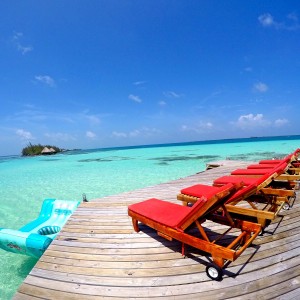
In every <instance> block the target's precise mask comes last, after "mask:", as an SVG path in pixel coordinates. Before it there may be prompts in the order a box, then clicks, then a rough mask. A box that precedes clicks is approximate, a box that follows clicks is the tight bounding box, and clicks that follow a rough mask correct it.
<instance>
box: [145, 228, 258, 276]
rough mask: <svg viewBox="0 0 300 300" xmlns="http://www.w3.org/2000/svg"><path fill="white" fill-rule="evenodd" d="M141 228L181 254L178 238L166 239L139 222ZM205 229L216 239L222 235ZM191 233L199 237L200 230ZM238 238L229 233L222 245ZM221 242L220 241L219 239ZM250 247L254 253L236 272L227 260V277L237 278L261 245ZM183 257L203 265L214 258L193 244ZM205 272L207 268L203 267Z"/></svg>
mask: <svg viewBox="0 0 300 300" xmlns="http://www.w3.org/2000/svg"><path fill="white" fill-rule="evenodd" d="M139 228H140V232H142V233H144V234H146V235H148V236H149V237H151V238H153V239H155V240H156V241H157V242H159V243H161V244H162V245H163V246H164V247H167V248H169V249H170V250H171V251H173V252H178V254H179V255H181V249H182V248H181V247H182V243H181V242H179V241H177V240H175V239H174V240H172V241H168V240H166V239H164V238H163V237H161V236H159V235H158V234H157V232H156V230H154V229H152V228H150V227H148V226H147V225H144V224H142V223H139ZM205 231H206V232H207V234H208V235H209V236H210V237H211V238H212V239H214V238H215V237H217V236H218V235H220V233H217V232H214V231H212V230H210V229H209V228H207V227H206V228H205ZM188 232H189V233H192V234H193V235H194V236H196V237H199V234H198V231H197V230H194V229H193V228H191V229H189V230H188ZM235 238H236V235H232V234H228V235H226V238H224V241H223V243H220V245H222V246H227V245H229V244H230V243H231V242H232V241H233V240H234V239H235ZM219 242H220V241H219ZM248 248H252V249H254V251H253V253H252V254H248V255H250V256H249V258H248V259H247V260H246V261H245V262H243V263H242V264H241V267H240V269H239V270H238V271H237V272H236V273H234V272H232V271H229V270H227V269H226V268H227V267H228V266H229V265H230V264H231V263H232V262H231V261H227V262H226V263H225V264H224V267H223V272H224V275H226V276H227V277H232V278H235V277H236V276H238V275H239V274H240V273H241V272H242V270H243V269H244V268H245V267H246V265H247V264H248V263H250V262H251V260H252V259H253V257H254V256H255V254H256V253H257V252H258V250H259V248H260V246H259V245H255V244H251V245H250V246H249V247H248ZM181 257H182V258H183V259H184V258H189V259H192V260H194V261H196V262H197V263H200V264H201V265H203V266H204V267H207V266H208V265H210V264H212V263H213V260H212V258H211V256H210V254H209V253H207V252H204V251H202V250H199V249H197V248H194V247H192V246H189V245H186V254H185V256H181ZM242 257H243V255H242V256H241V258H242ZM235 264H236V266H237V265H239V258H238V259H237V261H236V262H235ZM203 272H205V269H203ZM222 280H223V278H222V279H221V281H222Z"/></svg>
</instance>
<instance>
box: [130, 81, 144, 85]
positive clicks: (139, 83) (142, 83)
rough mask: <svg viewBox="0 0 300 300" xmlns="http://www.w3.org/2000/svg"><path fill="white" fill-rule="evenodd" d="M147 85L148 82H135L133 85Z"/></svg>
mask: <svg viewBox="0 0 300 300" xmlns="http://www.w3.org/2000/svg"><path fill="white" fill-rule="evenodd" d="M145 83H147V81H135V82H134V83H133V84H134V85H144V84H145Z"/></svg>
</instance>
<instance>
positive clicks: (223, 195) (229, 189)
mask: <svg viewBox="0 0 300 300" xmlns="http://www.w3.org/2000/svg"><path fill="white" fill-rule="evenodd" d="M242 186H243V184H242V183H238V184H232V183H228V184H226V185H223V186H221V187H220V188H219V190H218V192H217V193H216V194H214V195H213V196H212V197H210V198H209V199H206V198H205V197H201V198H200V199H199V200H198V201H196V203H195V204H194V205H193V206H192V208H191V210H190V212H189V213H188V214H187V215H186V216H185V217H184V218H183V219H182V220H181V221H180V222H179V223H178V224H177V228H179V229H182V230H184V229H186V228H187V227H189V226H190V225H191V224H192V223H194V222H195V221H196V220H197V219H199V218H200V217H201V218H205V215H207V214H208V213H210V212H211V211H212V210H216V209H217V208H219V207H220V206H221V205H222V204H224V203H225V202H226V201H227V199H228V196H229V195H231V194H232V193H234V192H235V191H237V190H238V189H240V188H241V187H242Z"/></svg>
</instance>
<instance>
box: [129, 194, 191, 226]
mask: <svg viewBox="0 0 300 300" xmlns="http://www.w3.org/2000/svg"><path fill="white" fill-rule="evenodd" d="M128 210H131V211H132V212H135V213H137V214H140V215H142V216H145V217H147V218H148V219H150V220H152V221H154V222H158V223H160V224H163V225H167V226H169V227H176V226H177V224H178V223H179V222H180V221H181V220H182V219H183V218H184V217H185V216H186V215H187V214H188V213H189V212H190V211H191V210H192V208H191V207H188V206H183V205H179V204H175V203H171V202H167V201H162V200H159V199H155V198H152V199H148V200H145V201H143V202H140V203H136V204H132V205H130V206H129V207H128Z"/></svg>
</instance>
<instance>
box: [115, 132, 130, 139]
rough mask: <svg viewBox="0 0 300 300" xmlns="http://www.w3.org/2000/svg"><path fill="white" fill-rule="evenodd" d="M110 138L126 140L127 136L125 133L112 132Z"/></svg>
mask: <svg viewBox="0 0 300 300" xmlns="http://www.w3.org/2000/svg"><path fill="white" fill-rule="evenodd" d="M112 136H114V137H117V138H126V137H127V134H126V133H125V132H118V131H113V132H112Z"/></svg>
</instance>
